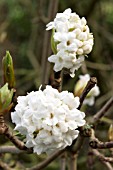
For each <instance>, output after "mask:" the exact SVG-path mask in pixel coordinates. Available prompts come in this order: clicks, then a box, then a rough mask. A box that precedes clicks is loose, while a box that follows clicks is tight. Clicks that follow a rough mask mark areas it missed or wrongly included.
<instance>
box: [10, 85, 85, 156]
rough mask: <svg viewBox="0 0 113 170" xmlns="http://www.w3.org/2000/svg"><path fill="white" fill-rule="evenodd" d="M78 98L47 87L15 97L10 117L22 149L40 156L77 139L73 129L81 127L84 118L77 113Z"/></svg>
mask: <svg viewBox="0 0 113 170" xmlns="http://www.w3.org/2000/svg"><path fill="white" fill-rule="evenodd" d="M78 106H79V97H74V95H73V94H72V93H69V92H68V91H63V92H58V90H56V89H53V88H52V87H51V86H46V89H45V90H44V91H42V90H39V91H36V92H31V93H29V94H28V95H27V96H19V97H18V104H17V106H16V107H15V112H12V113H11V118H12V121H13V123H15V124H16V126H15V130H18V131H19V132H20V133H21V134H24V135H25V136H26V146H27V147H28V148H29V147H33V150H34V152H36V153H37V154H41V153H43V152H47V153H48V152H51V151H53V150H55V149H63V148H65V147H66V146H68V145H71V144H72V141H73V140H74V139H76V138H77V136H78V133H79V131H78V130H77V128H78V127H79V126H83V125H84V124H85V120H84V117H85V114H84V112H81V111H79V110H78V109H77V107H78Z"/></svg>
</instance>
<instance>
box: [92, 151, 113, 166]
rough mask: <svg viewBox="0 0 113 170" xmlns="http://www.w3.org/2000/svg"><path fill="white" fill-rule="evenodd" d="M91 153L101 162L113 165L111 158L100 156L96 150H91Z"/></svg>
mask: <svg viewBox="0 0 113 170" xmlns="http://www.w3.org/2000/svg"><path fill="white" fill-rule="evenodd" d="M92 152H93V154H94V155H96V156H98V158H99V159H100V160H101V161H105V162H111V163H113V158H111V157H105V156H104V155H103V154H101V153H100V152H99V151H98V150H96V149H92Z"/></svg>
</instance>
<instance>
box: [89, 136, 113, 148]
mask: <svg viewBox="0 0 113 170" xmlns="http://www.w3.org/2000/svg"><path fill="white" fill-rule="evenodd" d="M89 145H90V146H91V147H92V148H93V149H108V148H113V141H110V142H101V141H99V140H98V139H97V138H95V139H94V140H91V141H90V143H89Z"/></svg>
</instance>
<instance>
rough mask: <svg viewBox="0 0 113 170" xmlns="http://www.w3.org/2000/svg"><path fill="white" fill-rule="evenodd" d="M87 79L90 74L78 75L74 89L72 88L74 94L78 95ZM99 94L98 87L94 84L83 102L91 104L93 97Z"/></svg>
mask: <svg viewBox="0 0 113 170" xmlns="http://www.w3.org/2000/svg"><path fill="white" fill-rule="evenodd" d="M89 80H90V75H89V74H85V75H80V76H79V80H78V82H77V83H76V85H75V89H74V94H75V96H80V94H81V93H82V91H83V90H84V88H85V86H86V85H87V82H88V81H89ZM99 94H100V90H99V87H98V86H97V85H95V86H94V87H93V88H92V89H91V91H90V92H89V93H88V95H87V96H86V99H85V100H84V102H83V104H87V105H89V106H92V105H93V104H94V101H95V97H96V96H98V95H99Z"/></svg>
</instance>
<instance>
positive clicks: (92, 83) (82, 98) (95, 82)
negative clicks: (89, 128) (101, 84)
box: [78, 77, 97, 109]
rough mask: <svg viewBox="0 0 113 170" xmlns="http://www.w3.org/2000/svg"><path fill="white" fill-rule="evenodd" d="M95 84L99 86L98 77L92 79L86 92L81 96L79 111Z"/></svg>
mask: <svg viewBox="0 0 113 170" xmlns="http://www.w3.org/2000/svg"><path fill="white" fill-rule="evenodd" d="M95 84H97V79H96V77H91V78H90V80H89V81H88V83H87V85H86V87H85V89H84V91H83V92H82V94H81V96H80V105H79V107H78V109H80V108H81V106H82V104H83V101H84V99H85V97H86V96H87V94H88V93H89V91H90V90H91V89H92V88H93V87H94V86H95Z"/></svg>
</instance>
